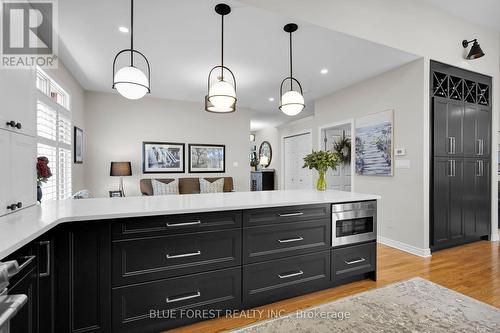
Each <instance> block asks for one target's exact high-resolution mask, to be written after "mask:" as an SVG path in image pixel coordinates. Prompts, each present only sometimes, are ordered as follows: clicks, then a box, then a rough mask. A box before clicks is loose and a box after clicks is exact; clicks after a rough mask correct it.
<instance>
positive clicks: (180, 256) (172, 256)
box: [167, 251, 201, 259]
mask: <svg viewBox="0 0 500 333" xmlns="http://www.w3.org/2000/svg"><path fill="white" fill-rule="evenodd" d="M200 254H201V251H196V252H190V253H182V254H172V255H170V254H167V259H175V258H186V257H194V256H199V255H200Z"/></svg>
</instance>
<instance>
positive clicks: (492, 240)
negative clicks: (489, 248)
mask: <svg viewBox="0 0 500 333" xmlns="http://www.w3.org/2000/svg"><path fill="white" fill-rule="evenodd" d="M490 241H491V242H498V241H500V237H499V236H498V233H496V234H492V235H491V237H490Z"/></svg>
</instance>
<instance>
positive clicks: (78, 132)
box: [73, 126, 83, 164]
mask: <svg viewBox="0 0 500 333" xmlns="http://www.w3.org/2000/svg"><path fill="white" fill-rule="evenodd" d="M73 163H74V164H83V130H82V129H81V128H78V127H76V126H73Z"/></svg>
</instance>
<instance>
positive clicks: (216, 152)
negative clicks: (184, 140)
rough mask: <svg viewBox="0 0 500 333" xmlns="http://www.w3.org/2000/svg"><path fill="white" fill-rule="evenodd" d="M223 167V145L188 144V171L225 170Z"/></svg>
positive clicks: (224, 163) (224, 159)
mask: <svg viewBox="0 0 500 333" xmlns="http://www.w3.org/2000/svg"><path fill="white" fill-rule="evenodd" d="M225 168H226V146H225V145H207V144H190V145H189V172H191V173H200V172H201V173H203V172H225Z"/></svg>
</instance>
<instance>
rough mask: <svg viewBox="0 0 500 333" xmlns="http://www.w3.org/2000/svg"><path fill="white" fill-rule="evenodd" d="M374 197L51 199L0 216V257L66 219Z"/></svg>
mask: <svg viewBox="0 0 500 333" xmlns="http://www.w3.org/2000/svg"><path fill="white" fill-rule="evenodd" d="M378 199H380V197H379V196H378V195H370V194H361V193H352V192H340V191H324V192H318V191H315V190H283V191H263V192H231V193H210V194H185V195H173V196H151V197H144V196H143V197H125V198H96V199H83V200H70V199H68V200H61V201H51V202H46V203H43V204H42V205H36V206H33V207H28V208H25V209H23V210H20V211H17V212H15V213H12V214H9V215H6V216H3V217H0V260H1V259H2V258H4V257H6V256H7V255H9V254H11V253H12V252H14V251H16V250H17V249H19V248H21V247H22V246H24V245H26V244H28V243H29V242H31V241H33V240H34V239H36V238H37V237H39V236H40V235H42V234H44V233H45V232H47V231H48V230H50V229H52V228H54V227H55V226H56V225H58V224H61V223H66V222H75V221H88V220H103V219H113V218H123V217H134V216H152V215H171V214H185V213H199V212H210V211H223V210H237V209H253V208H264V207H280V206H293V205H309V204H320V203H342V202H350V201H364V200H378Z"/></svg>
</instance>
